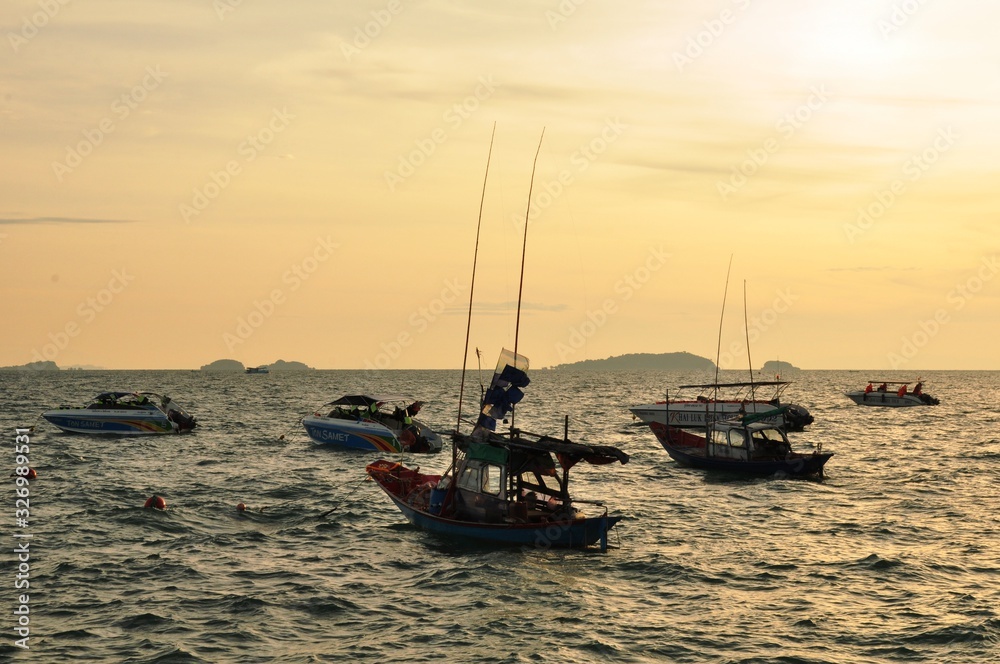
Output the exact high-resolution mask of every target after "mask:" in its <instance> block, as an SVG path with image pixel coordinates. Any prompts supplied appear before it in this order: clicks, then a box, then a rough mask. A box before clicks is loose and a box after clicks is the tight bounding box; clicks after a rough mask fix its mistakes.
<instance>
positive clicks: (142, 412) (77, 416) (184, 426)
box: [42, 392, 197, 436]
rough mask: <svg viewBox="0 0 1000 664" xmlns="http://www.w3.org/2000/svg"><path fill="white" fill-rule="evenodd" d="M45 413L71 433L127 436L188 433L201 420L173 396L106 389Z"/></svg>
mask: <svg viewBox="0 0 1000 664" xmlns="http://www.w3.org/2000/svg"><path fill="white" fill-rule="evenodd" d="M42 417H44V418H45V419H46V420H47V421H48V422H50V423H51V424H54V425H55V426H57V427H59V428H60V429H62V430H63V431H67V432H70V433H95V434H114V435H125V436H134V435H147V434H165V433H187V432H189V431H191V430H193V429H194V428H195V425H196V423H197V422H196V420H195V418H194V417H192V416H191V415H189V414H188V413H187V411H185V410H184V409H183V408H181V407H180V406H179V405H177V403H175V402H174V401H173V399H171V398H170V397H168V396H163V395H160V394H157V393H155V392H102V393H101V394H98V395H97V396H96V397H94V400H93V401H92V402H91V403H90V404H88V405H86V406H83V407H76V408H74V407H70V406H64V407H62V408H59V409H57V410H50V411H46V412H44V413H42Z"/></svg>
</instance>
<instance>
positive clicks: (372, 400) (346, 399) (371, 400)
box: [324, 394, 414, 408]
mask: <svg viewBox="0 0 1000 664" xmlns="http://www.w3.org/2000/svg"><path fill="white" fill-rule="evenodd" d="M401 401H414V399H412V398H411V397H408V396H406V395H405V394H382V395H378V394H374V395H367V394H352V395H346V396H342V397H340V398H339V399H336V400H334V401H331V402H330V403H328V404H324V405H326V406H364V407H365V408H368V407H369V406H371V405H372V404H380V403H392V402H401Z"/></svg>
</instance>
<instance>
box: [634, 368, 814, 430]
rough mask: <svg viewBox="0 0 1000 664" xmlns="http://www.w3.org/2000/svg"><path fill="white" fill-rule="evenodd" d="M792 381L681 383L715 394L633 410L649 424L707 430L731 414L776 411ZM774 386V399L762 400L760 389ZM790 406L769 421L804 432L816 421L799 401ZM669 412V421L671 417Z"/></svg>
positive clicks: (673, 400)
mask: <svg viewBox="0 0 1000 664" xmlns="http://www.w3.org/2000/svg"><path fill="white" fill-rule="evenodd" d="M788 384H789V382H788V381H784V380H775V381H764V382H759V383H710V384H707V385H681V386H680V388H679V389H680V390H687V389H696V390H711V394H712V396H711V397H707V396H704V395H698V396H697V397H695V398H693V399H685V398H680V397H678V398H674V399H669V400H664V401H657V402H656V403H651V404H645V405H641V406H632V407H631V408H629V411H631V412H632V416H633V417H635V418H637V419H640V420H642V421H643V423H645V424H652V423H653V422H658V423H660V424H669V425H670V426H674V427H680V428H683V429H704V428H705V425H706V422H711V421H713V420H717V419H722V418H726V417H731V416H735V415H755V414H760V413H765V412H772V411H776V409H778V408H779V407H780V406H782V403H781V399H780V397H781V393H782V392H783V391H784V390H785V387H787V386H788ZM761 387H773V388H775V389H774V396H772V397H771V398H770V399H766V400H765V399H759V398H756V397H757V394H756V392H757V389H758V388H761ZM719 390H724V391H726V392H727V393H728V396H724V397H720V396H719ZM784 405H785V406H786V408H784V409H782V410H781V411H779V412H772V414H771V415H769V419H768V420H767V421H768V422H769V423H770V424H777V425H778V426H781V427H783V428H784V429H785V430H786V431H801V430H802V429H803V428H804V427H805V426H806V425H808V424H812V422H813V416H812V415H810V414H809V411H808V410H807V409H806V408H805V407H803V406H799V405H796V404H784ZM668 415H669V421H668V420H667V418H668Z"/></svg>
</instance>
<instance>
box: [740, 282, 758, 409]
mask: <svg viewBox="0 0 1000 664" xmlns="http://www.w3.org/2000/svg"><path fill="white" fill-rule="evenodd" d="M743 329H744V330H745V331H746V338H747V364H749V365H750V403H751V404H753V402H754V401H756V400H757V394H756V392H757V390H756V387H755V386H754V384H753V360H751V359H750V324H749V323H747V280H746V279H744V280H743ZM754 412H756V411H754Z"/></svg>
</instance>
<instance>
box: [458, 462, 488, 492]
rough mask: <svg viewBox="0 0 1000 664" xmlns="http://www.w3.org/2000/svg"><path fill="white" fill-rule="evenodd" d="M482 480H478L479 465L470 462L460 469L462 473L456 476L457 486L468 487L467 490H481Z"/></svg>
mask: <svg viewBox="0 0 1000 664" xmlns="http://www.w3.org/2000/svg"><path fill="white" fill-rule="evenodd" d="M482 486H483V485H482V482H481V480H480V467H479V465H475V464H474V463H473V462H470V463H469V464H468V465H466V466H465V468H464V469H463V470H462V475H461V476H460V477H459V478H458V488H460V489H468V490H469V491H475V492H477V493H478V492H479V491H481V490H482Z"/></svg>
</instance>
